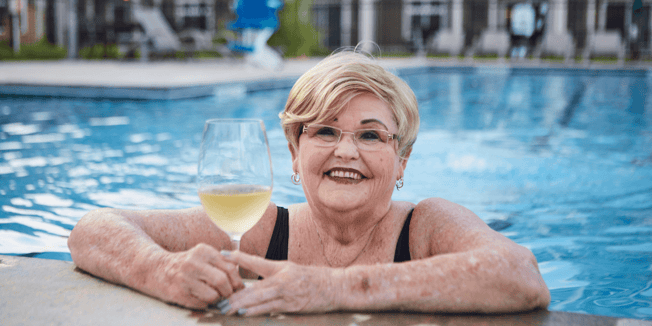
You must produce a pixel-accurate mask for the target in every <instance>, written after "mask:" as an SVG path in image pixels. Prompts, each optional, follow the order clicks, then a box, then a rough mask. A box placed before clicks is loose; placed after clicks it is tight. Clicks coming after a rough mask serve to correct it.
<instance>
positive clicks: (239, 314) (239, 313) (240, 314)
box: [238, 308, 247, 316]
mask: <svg viewBox="0 0 652 326" xmlns="http://www.w3.org/2000/svg"><path fill="white" fill-rule="evenodd" d="M246 313H247V309H245V308H240V309H238V316H242V315H244V314H246Z"/></svg>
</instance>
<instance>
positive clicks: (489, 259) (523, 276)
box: [340, 249, 550, 313]
mask: <svg viewBox="0 0 652 326" xmlns="http://www.w3.org/2000/svg"><path fill="white" fill-rule="evenodd" d="M528 253H529V251H528V250H527V249H524V250H523V251H521V252H518V253H515V254H511V253H510V254H504V253H499V252H497V251H495V250H494V251H492V250H476V251H469V252H463V253H455V254H445V255H439V256H434V257H431V258H427V259H422V260H416V261H412V262H408V263H401V264H385V265H370V266H352V267H349V268H347V269H346V270H345V273H344V275H345V276H344V278H345V280H344V282H343V289H342V296H341V297H340V300H342V303H341V306H342V307H343V309H347V310H349V309H350V310H405V311H423V312H484V313H491V312H509V311H512V312H513V311H524V310H531V309H535V308H544V307H546V306H547V305H548V303H549V302H550V294H549V292H548V289H547V287H546V285H545V283H544V282H543V279H542V278H541V275H540V274H539V273H538V269H537V268H536V261H535V260H534V258H533V256H531V253H530V254H529V255H528Z"/></svg>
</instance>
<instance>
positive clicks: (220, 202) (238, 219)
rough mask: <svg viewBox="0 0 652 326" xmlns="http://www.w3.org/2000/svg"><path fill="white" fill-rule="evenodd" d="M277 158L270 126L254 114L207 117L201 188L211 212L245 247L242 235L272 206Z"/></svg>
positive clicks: (237, 244)
mask: <svg viewBox="0 0 652 326" xmlns="http://www.w3.org/2000/svg"><path fill="white" fill-rule="evenodd" d="M272 183H273V181H272V160H271V155H270V152H269V144H268V142H267V135H266V134H265V125H264V123H263V122H262V121H261V120H254V119H213V120H208V121H206V125H205V126H204V133H203V135H202V142H201V149H200V152H199V164H198V169H197V188H198V193H199V199H200V200H201V203H202V206H204V210H206V213H208V216H210V218H211V219H212V220H213V222H215V224H217V226H219V227H220V228H221V229H222V230H224V231H225V232H227V233H228V234H229V236H230V237H231V242H232V247H233V248H232V249H233V250H238V249H239V248H240V239H241V238H242V235H243V234H244V233H245V232H246V231H248V230H249V229H251V227H252V226H254V225H255V224H256V223H257V222H258V220H260V218H261V216H262V215H263V213H264V212H265V210H266V209H267V206H268V205H269V201H270V198H271V197H272Z"/></svg>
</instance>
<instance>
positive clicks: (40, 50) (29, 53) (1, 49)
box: [0, 37, 67, 60]
mask: <svg viewBox="0 0 652 326" xmlns="http://www.w3.org/2000/svg"><path fill="white" fill-rule="evenodd" d="M66 54H67V51H66V49H65V48H63V47H60V46H56V45H53V44H50V42H48V41H47V39H46V38H45V37H43V38H41V39H40V40H39V41H38V42H36V43H32V44H21V45H20V50H19V52H18V53H14V50H13V49H12V48H11V46H10V45H9V42H6V41H5V42H0V59H1V60H58V59H63V58H65V57H66Z"/></svg>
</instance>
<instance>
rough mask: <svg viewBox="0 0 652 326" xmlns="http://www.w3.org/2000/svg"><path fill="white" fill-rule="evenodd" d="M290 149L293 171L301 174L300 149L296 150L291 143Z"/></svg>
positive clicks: (289, 144)
mask: <svg viewBox="0 0 652 326" xmlns="http://www.w3.org/2000/svg"><path fill="white" fill-rule="evenodd" d="M288 149H289V150H290V154H291V155H292V171H294V172H299V149H298V148H295V147H294V146H293V145H292V143H290V142H288Z"/></svg>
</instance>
